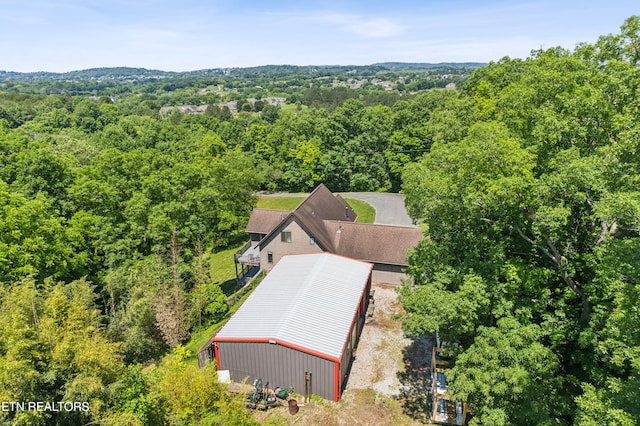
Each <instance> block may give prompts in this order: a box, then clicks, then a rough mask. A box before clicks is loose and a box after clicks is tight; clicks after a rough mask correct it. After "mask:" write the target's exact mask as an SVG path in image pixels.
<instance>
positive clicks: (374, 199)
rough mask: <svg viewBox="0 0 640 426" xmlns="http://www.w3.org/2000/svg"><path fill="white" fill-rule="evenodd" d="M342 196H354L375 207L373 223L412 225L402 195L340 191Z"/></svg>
mask: <svg viewBox="0 0 640 426" xmlns="http://www.w3.org/2000/svg"><path fill="white" fill-rule="evenodd" d="M339 194H340V196H342V197H343V198H356V199H358V200H362V201H365V202H367V203H369V204H371V207H373V208H374V209H376V220H375V223H380V224H384V225H403V226H414V225H413V221H412V220H411V218H410V217H409V215H408V214H407V209H406V208H405V206H404V195H402V194H392V193H389V192H340V193H339Z"/></svg>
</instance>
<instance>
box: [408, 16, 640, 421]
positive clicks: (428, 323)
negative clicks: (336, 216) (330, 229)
mask: <svg viewBox="0 0 640 426" xmlns="http://www.w3.org/2000/svg"><path fill="white" fill-rule="evenodd" d="M639 65H640V19H639V18H638V17H633V18H630V19H629V20H627V22H625V24H624V25H623V26H622V31H621V34H619V35H609V36H603V37H601V38H600V39H599V41H598V42H597V43H596V44H594V45H589V44H583V45H579V46H577V47H576V49H575V50H574V51H567V50H564V49H558V48H556V49H548V50H544V51H536V52H533V54H532V56H531V57H530V58H528V59H526V60H519V59H508V58H505V59H503V60H501V61H499V62H496V63H492V64H490V65H489V66H488V67H485V68H482V69H479V70H478V71H476V72H475V73H474V75H473V76H472V77H471V79H470V80H469V81H467V83H466V85H465V86H464V88H463V90H462V91H461V92H460V95H459V96H457V97H455V98H451V99H449V100H448V101H447V103H446V106H445V107H444V108H438V109H436V110H434V111H433V112H432V113H431V117H430V119H429V121H430V122H433V121H436V120H437V121H438V122H446V123H447V124H448V126H447V128H446V133H444V132H443V133H442V134H440V135H437V137H436V135H433V136H432V137H433V139H432V144H431V145H430V151H429V153H428V154H426V155H425V156H424V157H422V158H421V159H420V160H419V161H417V162H414V163H412V164H410V165H408V166H406V167H405V168H404V170H403V174H402V188H403V191H404V192H405V194H406V201H407V207H408V209H409V211H410V213H411V214H412V215H413V216H414V217H419V218H422V220H423V221H424V224H425V225H426V227H428V233H427V234H428V238H425V239H424V241H423V242H422V243H421V244H420V246H419V248H418V249H417V250H416V251H415V252H414V253H413V254H412V261H411V266H410V270H411V275H412V276H413V277H414V278H415V281H416V284H417V285H416V286H415V287H410V286H407V287H404V288H403V290H402V294H401V299H402V302H403V304H404V306H405V308H406V310H407V318H406V322H405V324H406V329H407V331H408V332H409V333H411V334H413V335H416V336H417V335H423V334H429V333H433V332H435V331H438V332H439V336H440V338H441V339H442V340H443V341H444V342H448V343H449V345H448V348H449V350H448V352H449V355H450V356H451V357H452V360H453V362H454V364H453V367H452V368H451V370H450V372H449V376H450V377H449V378H450V379H451V388H450V390H451V392H452V396H453V397H455V398H456V399H457V400H460V401H469V402H470V403H472V404H473V406H474V411H475V417H474V423H475V424H483V425H504V424H520V425H524V424H531V425H551V424H578V425H603V424H606V425H636V424H638V421H639V419H640V235H639V233H640V155H639V154H640V138H639V136H640V102H639V100H640V96H639V95H640V93H639V86H640V68H639Z"/></svg>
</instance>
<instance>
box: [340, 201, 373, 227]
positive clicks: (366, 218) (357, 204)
mask: <svg viewBox="0 0 640 426" xmlns="http://www.w3.org/2000/svg"><path fill="white" fill-rule="evenodd" d="M344 200H345V201H346V202H347V203H348V204H349V205H350V206H351V208H352V209H353V211H354V212H356V214H357V215H358V218H357V219H356V222H360V223H373V222H374V221H375V220H376V209H374V208H373V207H371V204H369V203H367V202H364V201H362V200H356V199H355V198H345V199H344Z"/></svg>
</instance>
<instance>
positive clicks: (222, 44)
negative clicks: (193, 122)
mask: <svg viewBox="0 0 640 426" xmlns="http://www.w3.org/2000/svg"><path fill="white" fill-rule="evenodd" d="M634 14H640V3H639V2H638V0H633V1H616V0H611V1H591V0H584V1H573V0H568V1H563V0H555V1H548V0H540V1H535V0H533V1H528V2H517V1H504V0H494V1H483V0H475V1H470V0H449V1H442V0H441V1H433V0H422V1H419V0H368V1H360V0H347V1H336V0H333V1H317V0H306V1H305V0H298V1H293V0H262V1H256V0H245V1H232V0H200V1H196V0H171V1H165V0H130V1H125V0H84V1H80V0H42V1H40V0H0V70H4V71H19V72H33V71H52V72H65V71H74V70H82V69H88V68H97V67H119V66H126V67H142V68H148V69H158V70H163V71H192V70H199V69H208V68H227V67H249V66H258V65H272V64H290V65H369V64H373V63H377V62H431V63H437V62H489V61H492V60H499V59H501V58H502V57H504V56H509V57H511V58H526V57H527V56H529V54H530V52H531V50H535V49H540V48H543V49H546V48H549V47H555V46H562V47H564V48H567V49H572V48H574V47H575V45H576V43H579V42H588V43H593V42H595V41H597V39H598V37H599V36H600V35H606V34H610V33H614V34H615V33H619V29H620V26H621V25H622V24H623V23H624V20H625V19H626V18H628V17H630V16H631V15H634Z"/></svg>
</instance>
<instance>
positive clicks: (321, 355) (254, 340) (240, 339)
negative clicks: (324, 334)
mask: <svg viewBox="0 0 640 426" xmlns="http://www.w3.org/2000/svg"><path fill="white" fill-rule="evenodd" d="M213 341H214V342H215V343H214V344H217V342H236V343H271V344H276V345H280V346H285V347H287V348H291V349H295V350H297V351H300V352H304V353H306V354H309V355H313V356H317V357H318V358H322V359H326V360H328V361H332V362H340V358H337V357H335V356H331V355H327V354H325V353H322V352H318V351H315V350H313V349H309V348H305V347H304V346H300V345H294V344H293V343H289V342H286V341H284V340H280V339H275V338H264V337H260V338H255V337H214V338H213ZM216 348H217V346H216Z"/></svg>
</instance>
